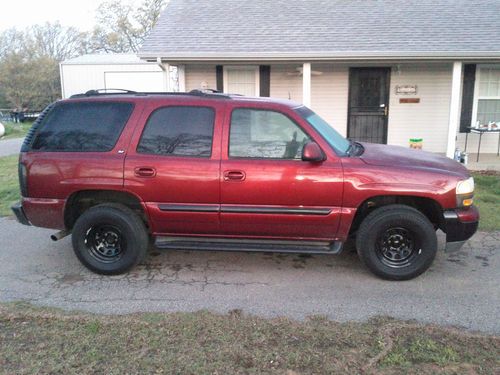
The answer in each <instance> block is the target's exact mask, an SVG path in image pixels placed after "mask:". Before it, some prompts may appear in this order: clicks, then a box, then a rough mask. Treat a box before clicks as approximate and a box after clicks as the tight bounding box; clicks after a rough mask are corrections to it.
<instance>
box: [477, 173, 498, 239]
mask: <svg viewBox="0 0 500 375" xmlns="http://www.w3.org/2000/svg"><path fill="white" fill-rule="evenodd" d="M474 182H475V183H476V194H475V197H474V203H475V204H476V205H477V206H478V207H479V212H480V214H481V220H480V221H479V229H481V230H500V215H499V210H500V173H497V174H493V173H474Z"/></svg>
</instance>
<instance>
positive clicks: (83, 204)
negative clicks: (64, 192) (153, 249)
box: [64, 190, 150, 229]
mask: <svg viewBox="0 0 500 375" xmlns="http://www.w3.org/2000/svg"><path fill="white" fill-rule="evenodd" d="M103 203H116V204H123V205H124V206H126V207H128V208H130V209H132V210H133V211H134V212H135V213H137V214H138V215H139V217H140V218H141V219H142V220H143V222H144V224H145V225H146V228H148V229H149V222H150V220H149V215H148V212H147V208H146V205H145V204H144V202H143V201H142V200H141V199H140V198H139V197H138V196H136V195H135V194H133V193H130V192H128V191H121V190H79V191H75V192H73V193H72V194H71V195H70V196H69V198H68V199H67V200H66V204H65V206H64V224H65V226H66V228H67V229H72V228H73V226H74V225H75V222H76V220H77V219H78V218H79V217H80V216H81V215H82V214H83V213H84V212H85V211H86V210H88V209H89V208H91V207H94V206H97V205H99V204H103Z"/></svg>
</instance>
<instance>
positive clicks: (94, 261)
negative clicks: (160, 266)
mask: <svg viewBox="0 0 500 375" xmlns="http://www.w3.org/2000/svg"><path fill="white" fill-rule="evenodd" d="M72 242H73V250H74V251H75V254H76V256H77V257H78V259H79V260H80V261H81V262H82V263H83V265H84V266H85V267H87V268H88V269H90V270H91V271H93V272H96V273H100V274H104V275H116V274H120V273H124V272H127V271H128V270H130V269H131V268H132V267H134V266H135V265H136V264H137V263H139V262H140V261H142V260H143V259H144V257H145V255H146V252H147V247H148V232H147V230H146V227H145V225H144V223H143V222H142V220H141V219H140V218H139V216H137V214H136V213H135V212H134V211H132V210H131V209H130V208H128V207H126V206H123V205H120V204H109V205H107V204H102V205H99V206H95V207H92V208H90V209H88V210H87V211H85V212H84V213H83V214H82V215H81V216H80V217H79V218H78V220H77V221H76V223H75V226H74V228H73V233H72Z"/></svg>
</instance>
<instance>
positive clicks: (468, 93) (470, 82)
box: [460, 64, 476, 133]
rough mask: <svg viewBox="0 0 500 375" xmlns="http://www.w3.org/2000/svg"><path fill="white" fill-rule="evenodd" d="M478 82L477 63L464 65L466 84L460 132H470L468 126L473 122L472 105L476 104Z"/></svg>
mask: <svg viewBox="0 0 500 375" xmlns="http://www.w3.org/2000/svg"><path fill="white" fill-rule="evenodd" d="M475 83H476V65H475V64H466V65H464V84H463V91H462V113H461V115H460V133H470V129H467V127H468V126H471V122H472V106H473V105H474V86H475Z"/></svg>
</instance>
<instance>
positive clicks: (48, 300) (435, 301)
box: [0, 218, 500, 334]
mask: <svg viewBox="0 0 500 375" xmlns="http://www.w3.org/2000/svg"><path fill="white" fill-rule="evenodd" d="M51 233H52V231H48V230H45V229H40V228H33V227H24V226H22V225H20V224H18V223H17V222H15V221H14V220H13V219H12V218H4V219H0V301H19V300H23V301H29V302H32V303H34V304H38V305H44V306H55V307H60V308H64V309H79V310H86V311H91V312H95V313H106V314H111V313H131V312H138V311H169V312H171V311H194V310H199V309H209V310H211V311H217V312H222V313H224V312H227V311H229V310H232V309H242V310H243V311H244V312H247V313H251V314H257V315H261V316H277V315H282V316H289V317H292V318H299V319H300V318H303V317H305V316H308V315H312V314H322V315H327V316H328V317H330V318H331V319H333V320H337V321H346V320H365V319H367V318H370V317H372V316H376V315H389V316H393V317H396V318H400V319H406V320H408V319H416V320H418V321H420V322H428V323H437V324H443V325H457V326H462V327H466V328H468V329H473V330H480V331H484V332H490V333H497V334H498V333H500V319H499V317H500V272H499V271H500V254H499V249H500V232H496V233H478V234H477V235H476V236H475V237H474V238H473V239H472V240H471V241H469V242H468V243H467V244H466V246H465V248H464V249H463V250H462V251H460V252H459V253H457V254H454V255H447V254H444V253H442V252H440V253H439V255H438V257H437V259H436V261H435V263H434V265H433V266H432V267H431V269H430V270H429V271H428V272H427V273H426V274H424V275H423V276H421V277H419V278H417V279H415V280H412V281H407V282H389V281H383V280H380V279H377V278H376V277H374V276H372V274H370V273H369V272H368V271H367V270H366V269H365V268H363V267H362V266H361V264H360V262H359V261H358V259H357V256H356V254H355V253H352V252H349V251H346V252H344V253H342V254H341V255H339V256H324V255H323V256H317V255H315V256H304V255H302V256H300V255H284V254H264V253H223V252H195V251H190V252H188V251H161V252H160V251H156V250H154V251H153V252H152V253H151V254H150V255H149V256H148V258H147V260H146V262H145V263H144V264H143V265H141V266H139V267H137V268H136V269H134V270H133V271H132V272H130V273H129V274H126V275H121V276H113V277H104V276H99V275H96V274H93V273H91V272H89V271H87V270H86V269H85V268H83V267H82V266H81V265H80V264H79V262H78V261H77V259H76V258H75V256H74V255H73V252H72V249H71V242H70V239H69V238H65V239H63V240H62V241H59V242H56V243H54V242H52V241H51V240H50V239H49V234H51ZM441 240H442V239H441Z"/></svg>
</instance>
